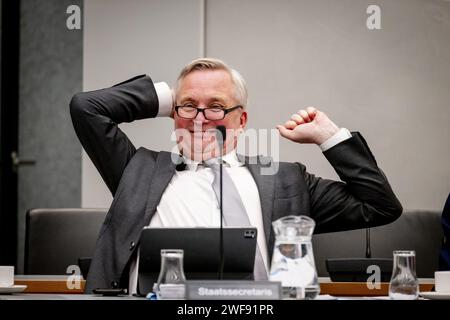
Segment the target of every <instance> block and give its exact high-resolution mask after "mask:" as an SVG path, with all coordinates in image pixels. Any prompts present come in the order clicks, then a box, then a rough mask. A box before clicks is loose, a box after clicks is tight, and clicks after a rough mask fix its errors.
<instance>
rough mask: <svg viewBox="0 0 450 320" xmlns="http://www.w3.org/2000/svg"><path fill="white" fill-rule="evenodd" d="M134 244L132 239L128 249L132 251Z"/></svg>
mask: <svg viewBox="0 0 450 320" xmlns="http://www.w3.org/2000/svg"><path fill="white" fill-rule="evenodd" d="M135 246H136V244H135V243H134V241H132V242H131V243H130V251H133V249H134V247H135Z"/></svg>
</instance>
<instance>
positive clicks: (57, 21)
mask: <svg viewBox="0 0 450 320" xmlns="http://www.w3.org/2000/svg"><path fill="white" fill-rule="evenodd" d="M69 5H78V6H80V8H81V9H82V8H83V7H82V5H83V1H82V0H45V1H41V0H22V2H21V19H20V27H21V33H20V37H21V40H20V72H19V76H20V88H19V150H18V154H19V156H20V157H21V158H22V159H30V160H34V161H36V163H35V164H34V165H29V166H22V167H20V169H19V185H18V193H19V201H18V227H19V233H18V234H19V235H18V272H19V273H20V272H22V270H23V269H22V266H23V250H24V231H25V213H26V211H27V210H28V209H29V208H36V207H79V206H80V203H81V146H80V144H79V142H78V140H77V138H76V136H75V133H74V131H73V127H72V122H71V120H70V115H69V101H70V99H71V97H72V96H73V94H74V93H76V92H78V91H81V90H82V68H83V63H82V61H83V60H82V57H83V51H82V50H83V33H82V30H68V28H67V27H66V20H67V17H68V14H67V13H66V10H67V7H68V6H69Z"/></svg>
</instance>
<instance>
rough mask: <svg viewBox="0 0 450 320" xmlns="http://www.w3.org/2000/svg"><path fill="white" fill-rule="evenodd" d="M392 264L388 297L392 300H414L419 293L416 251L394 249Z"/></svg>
mask: <svg viewBox="0 0 450 320" xmlns="http://www.w3.org/2000/svg"><path fill="white" fill-rule="evenodd" d="M393 255H394V265H393V270H392V277H391V281H390V283H389V297H390V298H391V299H393V300H415V299H417V297H418V295H419V281H418V280H417V276H416V253H415V251H412V250H401V251H394V252H393Z"/></svg>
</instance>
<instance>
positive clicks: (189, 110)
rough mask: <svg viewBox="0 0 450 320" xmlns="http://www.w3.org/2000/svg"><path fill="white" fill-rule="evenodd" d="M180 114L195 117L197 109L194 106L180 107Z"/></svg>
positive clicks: (189, 117)
mask: <svg viewBox="0 0 450 320" xmlns="http://www.w3.org/2000/svg"><path fill="white" fill-rule="evenodd" d="M178 115H179V116H180V117H182V118H188V119H193V118H195V116H196V115H197V109H196V108H194V107H181V108H178Z"/></svg>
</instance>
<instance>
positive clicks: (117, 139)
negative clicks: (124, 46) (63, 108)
mask: <svg viewBox="0 0 450 320" xmlns="http://www.w3.org/2000/svg"><path fill="white" fill-rule="evenodd" d="M158 108H159V102H158V96H157V94H156V91H155V88H154V86H153V82H152V80H151V79H150V77H148V76H144V75H143V76H138V77H135V78H132V79H130V80H127V81H125V82H122V83H119V84H117V85H115V86H113V87H111V88H106V89H101V90H96V91H90V92H82V93H78V94H76V95H75V96H74V97H73V98H72V100H71V102H70V114H71V117H72V122H73V126H74V128H75V132H76V134H77V136H78V138H79V140H80V142H81V144H82V146H83V148H84V149H85V150H86V152H87V154H88V155H89V157H90V158H91V160H92V162H93V163H94V165H95V166H96V168H97V170H98V171H99V173H100V175H101V176H102V178H103V180H104V181H105V183H106V185H107V186H108V188H109V190H110V191H111V193H112V195H113V196H114V194H115V192H116V189H117V186H118V184H119V181H120V178H121V177H122V173H123V171H124V169H125V167H126V166H127V164H128V162H129V160H130V159H131V158H132V157H133V155H134V154H135V152H136V148H135V147H134V145H133V144H132V143H131V141H130V140H129V139H128V137H127V136H126V135H125V133H124V132H123V131H122V130H120V128H119V126H118V125H119V124H120V123H123V122H132V121H134V120H139V119H145V118H153V117H156V115H157V114H158Z"/></svg>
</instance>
